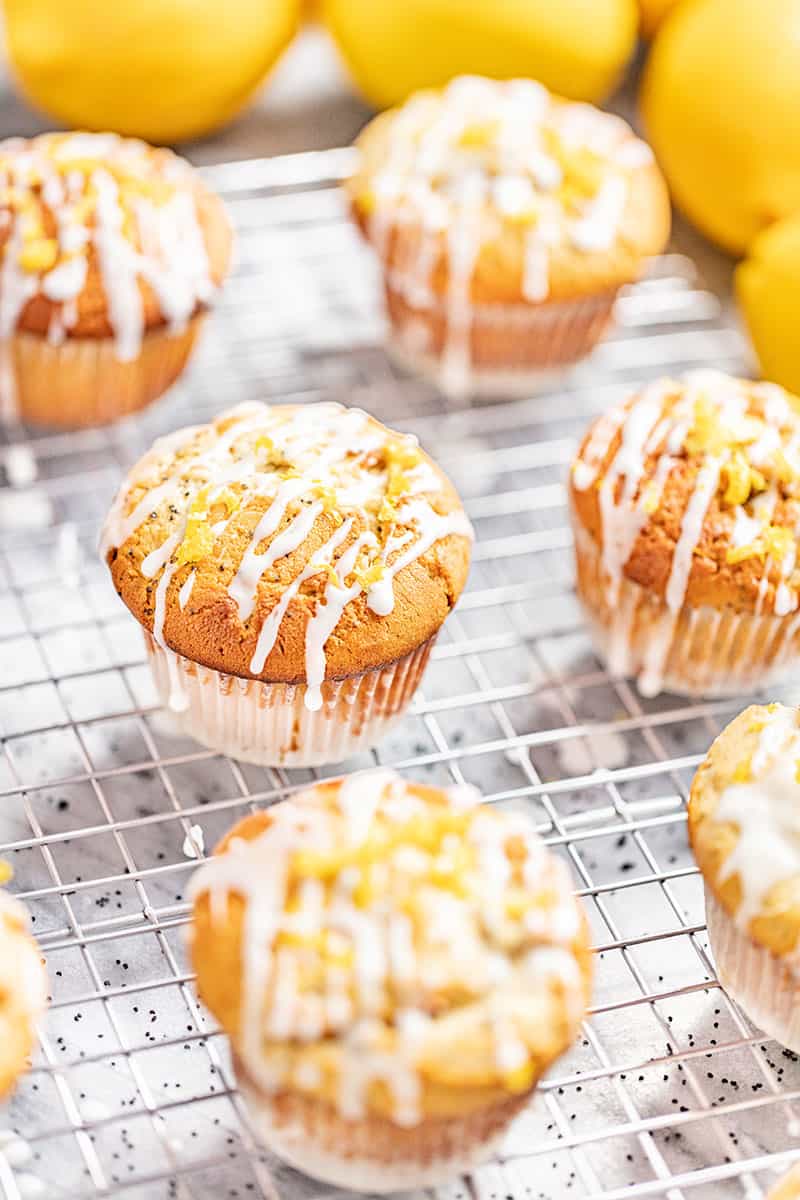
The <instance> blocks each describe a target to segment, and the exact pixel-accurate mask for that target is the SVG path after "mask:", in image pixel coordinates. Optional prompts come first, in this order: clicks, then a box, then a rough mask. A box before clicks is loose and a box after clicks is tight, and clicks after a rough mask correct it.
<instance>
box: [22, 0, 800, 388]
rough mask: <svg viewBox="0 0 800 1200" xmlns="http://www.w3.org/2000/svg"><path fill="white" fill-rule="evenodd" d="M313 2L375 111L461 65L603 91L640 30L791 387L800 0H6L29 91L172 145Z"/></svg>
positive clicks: (646, 107) (664, 156)
mask: <svg viewBox="0 0 800 1200" xmlns="http://www.w3.org/2000/svg"><path fill="white" fill-rule="evenodd" d="M309 14H312V15H313V16H315V17H318V18H319V19H321V20H322V22H323V23H324V24H325V25H326V26H327V28H328V30H329V31H330V33H331V35H332V36H333V38H334V40H335V42H336V44H337V46H338V48H339V51H340V54H341V57H342V59H343V60H344V63H345V65H346V67H347V69H348V71H349V73H350V75H351V76H352V78H353V80H354V82H355V84H356V86H357V88H358V90H359V91H360V92H361V94H362V95H363V96H364V97H365V99H366V100H367V101H369V102H370V103H371V104H372V105H374V106H376V107H381V108H382V107H385V106H387V105H392V104H396V103H399V102H401V101H402V100H404V99H405V97H406V96H408V95H409V93H410V92H412V91H414V90H415V89H417V88H419V87H424V86H436V85H437V84H443V83H445V82H446V81H447V80H448V79H450V78H452V77H453V76H454V75H457V74H461V73H463V72H465V71H468V72H471V73H475V74H485V75H491V76H496V77H499V78H503V77H512V76H518V75H522V76H528V77H533V78H536V79H540V80H541V81H542V82H543V83H545V84H546V85H547V86H548V87H549V88H551V89H552V90H553V91H555V92H558V93H560V94H562V95H564V96H568V97H570V98H572V99H577V100H587V101H592V102H595V103H597V102H600V101H602V100H604V99H605V98H606V97H607V96H608V95H609V93H610V92H611V91H612V90H613V89H614V87H615V86H616V85H617V84H618V83H619V81H620V79H621V77H622V75H623V72H624V70H625V68H626V66H627V64H628V62H629V61H630V59H631V57H632V55H633V53H634V49H635V46H636V42H637V38H638V36H639V35H640V34H641V35H642V36H644V37H645V38H646V39H649V40H650V41H651V45H650V47H649V53H648V58H647V63H646V66H645V70H644V76H643V84H642V97H641V101H642V105H641V106H642V116H643V119H644V124H645V128H646V132H647V134H648V136H649V139H650V141H651V143H652V145H653V148H654V149H655V152H656V154H657V156H658V159H659V161H660V163H661V166H662V168H663V170H664V172H665V174H666V176H667V178H668V180H669V183H670V186H671V188H672V193H673V197H674V199H675V202H676V204H677V205H678V207H679V208H680V209H681V210H682V211H683V212H684V213H685V214H686V216H688V217H689V219H690V220H692V221H693V222H694V223H695V224H696V225H697V226H698V227H699V228H700V229H701V230H702V231H703V232H704V233H705V234H707V236H708V237H710V238H711V239H712V240H713V241H715V242H717V243H718V244H719V245H721V246H722V247H724V248H725V249H726V250H728V251H730V252H732V253H734V254H737V255H742V254H744V255H746V258H745V261H744V262H743V263H742V265H741V266H740V267H739V268H738V272H737V288H738V293H739V297H740V300H741V303H742V307H743V311H744V315H745V317H746V319H747V321H748V324H749V326H750V330H751V333H752V336H753V341H754V344H755V347H756V350H757V352H758V354H759V357H760V359H761V363H762V367H763V369H764V373H765V374H767V375H768V376H769V377H771V378H774V379H776V380H778V381H779V382H781V383H783V384H784V385H786V386H787V387H789V388H792V389H794V390H800V337H797V336H796V334H795V328H794V326H795V314H796V313H798V314H800V0H638V2H637V0H559V2H558V3H557V4H555V3H552V0H502V3H498V0H116V3H114V4H111V5H109V4H108V0H71V2H70V4H68V5H66V4H64V3H63V0H4V15H5V24H6V43H7V48H8V55H9V60H10V64H11V68H12V71H13V73H14V75H15V76H16V79H17V81H18V83H19V86H20V88H21V90H22V91H23V92H24V93H25V94H26V95H27V97H28V98H29V99H30V100H31V101H32V103H33V104H35V105H36V106H37V107H38V108H40V109H41V110H43V111H44V112H46V113H48V114H49V115H51V116H52V117H55V118H56V119H57V120H59V121H60V122H62V123H64V124H65V125H72V126H79V127H82V128H90V129H91V128H95V129H96V128H111V129H115V130H117V131H119V132H120V133H124V134H130V135H138V136H141V137H144V138H146V139H147V140H149V141H153V142H170V143H174V142H179V141H184V140H186V139H188V138H193V137H198V136H201V135H203V134H205V133H208V132H209V131H210V130H212V129H214V128H216V127H218V126H220V125H223V124H224V123H225V122H227V121H229V120H230V119H231V118H232V117H233V116H235V115H236V113H237V112H239V111H240V110H241V109H242V107H243V106H244V105H245V104H246V103H247V101H248V100H249V99H250V97H251V96H252V95H253V93H254V92H255V91H256V89H257V88H258V87H259V86H260V84H261V83H262V82H263V80H264V79H265V77H266V76H267V74H268V72H269V71H270V69H271V68H272V67H273V66H274V64H275V62H276V61H277V60H278V59H279V57H280V56H281V54H282V53H283V51H284V49H285V48H286V47H287V45H288V44H289V42H290V41H291V40H292V38H293V36H294V34H295V32H296V30H297V29H298V27H299V25H300V24H301V22H302V21H303V19H304V17H305V18H307V17H308V16H309Z"/></svg>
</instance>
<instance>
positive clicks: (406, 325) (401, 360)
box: [386, 276, 616, 397]
mask: <svg viewBox="0 0 800 1200" xmlns="http://www.w3.org/2000/svg"><path fill="white" fill-rule="evenodd" d="M408 294H409V287H408V284H406V283H404V281H403V280H402V279H398V278H396V277H395V276H392V277H390V278H389V279H387V281H386V306H387V310H388V314H389V324H390V331H389V339H388V343H387V350H388V352H389V354H390V356H391V357H392V358H393V359H394V360H395V361H396V362H398V364H399V365H400V366H402V367H404V368H405V369H407V370H411V371H414V372H415V373H417V374H420V375H423V376H425V377H426V378H429V379H431V380H432V381H433V382H434V383H436V385H437V386H438V387H439V388H440V389H441V390H442V391H443V392H445V393H447V394H449V395H453V396H462V395H467V394H473V395H478V396H489V397H491V396H509V395H512V396H513V395H529V394H531V393H532V392H533V393H535V392H537V391H542V390H543V389H545V388H548V387H552V386H553V385H554V384H555V383H557V382H558V381H559V380H560V379H562V378H563V376H564V373H565V371H567V370H568V369H569V368H570V367H571V366H573V365H574V364H575V363H576V362H577V361H578V360H579V359H581V358H583V357H584V356H585V355H586V354H588V353H589V351H590V350H591V349H592V347H593V346H594V345H595V344H596V343H597V342H598V341H599V339H600V338H601V337H602V335H603V334H604V333H605V332H606V330H607V329H608V326H609V324H610V323H611V320H612V313H613V306H614V300H615V297H616V293H615V292H605V293H602V294H601V295H598V296H584V297H579V298H577V299H575V300H564V301H558V302H543V303H541V304H476V305H472V306H471V307H470V308H469V311H468V312H467V313H466V314H463V326H462V327H461V328H460V329H459V330H458V331H454V330H453V329H452V328H451V325H450V322H449V317H448V313H447V308H446V306H445V305H444V304H443V303H441V302H435V303H431V304H430V305H429V306H428V307H416V306H414V305H413V304H411V303H409V300H408Z"/></svg>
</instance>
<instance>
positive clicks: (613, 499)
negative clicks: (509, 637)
mask: <svg viewBox="0 0 800 1200" xmlns="http://www.w3.org/2000/svg"><path fill="white" fill-rule="evenodd" d="M570 501H571V508H572V524H573V530H574V534H575V552H576V563H577V589H578V595H579V597H580V599H581V601H582V603H583V607H584V610H585V612H586V615H587V617H588V620H589V623H590V626H591V629H592V632H593V635H594V640H595V644H596V646H597V648H598V651H599V653H600V654H601V655H602V657H603V658H604V659H605V660H606V661H607V663H608V665H609V668H610V669H611V671H613V672H614V673H616V674H625V675H635V676H637V677H638V683H639V689H640V691H641V692H642V693H643V694H644V695H647V696H649V695H654V694H656V693H657V692H659V691H661V690H663V689H668V690H671V691H675V692H680V693H684V694H687V695H695V694H707V695H726V694H734V695H735V694H737V693H739V692H740V691H742V690H745V689H747V688H753V687H757V686H764V685H766V684H767V683H769V682H771V681H773V680H775V679H776V678H779V677H780V676H781V675H783V674H785V673H786V672H787V671H788V670H790V669H791V668H792V667H793V666H794V665H795V664H796V663H797V662H798V657H800V612H798V598H799V597H800V571H798V569H797V568H798V563H797V537H798V531H799V530H800V410H798V408H797V401H796V400H795V398H794V397H792V396H790V395H789V394H788V393H787V392H784V391H783V390H782V389H781V388H778V387H776V386H775V385H773V384H767V383H752V382H750V381H748V380H741V379H733V378H731V377H730V376H727V375H723V374H720V373H718V372H713V371H699V372H694V373H693V374H692V375H690V376H688V377H687V378H686V380H685V381H683V382H680V381H676V380H672V379H662V380H657V381H656V382H654V383H652V384H650V385H648V386H647V387H645V388H644V389H642V391H640V392H638V393H637V394H636V395H634V396H632V397H630V398H629V399H628V400H626V401H625V402H624V403H622V404H619V405H617V406H615V407H614V408H612V409H610V410H609V411H608V412H607V413H605V414H604V415H603V416H601V417H600V418H599V419H598V420H597V421H595V422H594V424H593V425H592V427H591V429H590V430H589V432H588V434H587V436H586V438H585V439H584V441H583V444H582V446H581V448H580V450H579V453H578V456H577V458H576V460H575V462H574V464H573V467H572V472H571V477H570Z"/></svg>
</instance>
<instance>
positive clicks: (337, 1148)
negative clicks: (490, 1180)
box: [237, 1070, 527, 1193]
mask: <svg viewBox="0 0 800 1200" xmlns="http://www.w3.org/2000/svg"><path fill="white" fill-rule="evenodd" d="M237 1083H238V1085H239V1090H240V1091H241V1093H242V1096H243V1098H244V1101H245V1103H246V1105H247V1110H248V1115H249V1117H250V1120H251V1123H252V1125H253V1129H254V1131H255V1133H256V1135H257V1136H258V1138H259V1139H260V1141H261V1142H262V1143H263V1144H264V1145H265V1146H266V1147H267V1149H268V1150H271V1151H272V1152H273V1153H274V1154H276V1155H277V1156H278V1157H279V1158H281V1159H282V1160H283V1161H284V1162H286V1163H288V1164H289V1165H290V1166H292V1167H295V1168H296V1169H297V1170H298V1171H303V1172H304V1173H305V1174H306V1175H311V1176H313V1177H314V1178H315V1179H319V1180H322V1181H323V1182H325V1183H329V1184H334V1185H335V1186H336V1187H342V1188H347V1189H349V1190H350V1191H353V1192H362V1193H363V1192H379V1193H385V1192H397V1191H406V1190H410V1189H416V1188H425V1187H435V1186H436V1185H438V1184H442V1183H446V1182H447V1181H448V1180H450V1179H452V1178H453V1177H454V1176H457V1175H460V1174H463V1173H464V1172H467V1171H470V1170H472V1169H474V1168H475V1167H477V1166H479V1165H480V1164H481V1163H483V1162H486V1160H487V1159H489V1158H491V1157H492V1155H493V1154H495V1153H496V1152H497V1150H498V1147H499V1145H500V1143H501V1142H502V1140H503V1138H504V1137H505V1135H506V1132H507V1130H508V1127H509V1125H510V1123H511V1121H512V1120H513V1119H514V1117H515V1116H516V1115H517V1113H518V1112H519V1111H520V1109H521V1108H523V1107H524V1105H525V1104H526V1103H527V1098H526V1097H512V1098H510V1099H509V1100H506V1101H503V1102H500V1103H499V1104H496V1105H494V1106H493V1107H492V1108H490V1109H485V1110H480V1111H477V1112H474V1113H470V1114H468V1115H466V1116H464V1117H453V1118H449V1119H447V1120H442V1119H440V1120H436V1121H423V1122H422V1123H421V1124H420V1125H419V1126H416V1127H414V1128H411V1129H408V1128H402V1127H400V1126H393V1125H392V1124H391V1123H390V1122H389V1121H386V1120H382V1121H380V1122H376V1121H375V1120H374V1119H373V1120H364V1121H352V1122H350V1121H344V1120H343V1119H342V1118H340V1117H338V1116H337V1115H336V1114H335V1113H333V1112H331V1110H330V1109H329V1108H327V1106H326V1105H325V1104H323V1103H322V1102H320V1101H316V1100H313V1099H306V1098H304V1097H302V1096H296V1097H291V1096H290V1097H287V1096H285V1095H284V1096H282V1097H278V1098H273V1097H270V1096H267V1095H265V1094H264V1093H262V1092H260V1091H257V1090H256V1089H255V1088H254V1087H253V1086H252V1085H251V1084H250V1082H249V1080H248V1079H247V1077H246V1076H244V1075H243V1073H242V1072H241V1070H239V1071H237Z"/></svg>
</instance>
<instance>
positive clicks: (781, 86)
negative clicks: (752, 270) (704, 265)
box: [642, 0, 800, 253]
mask: <svg viewBox="0 0 800 1200" xmlns="http://www.w3.org/2000/svg"><path fill="white" fill-rule="evenodd" d="M798 30H800V0H759V3H757V4H756V3H754V0H684V2H683V3H681V4H679V5H678V7H677V8H676V9H675V11H674V12H673V13H672V14H671V15H670V18H669V20H668V21H666V22H665V23H664V25H663V26H662V28H661V29H660V30H659V32H658V33H657V34H656V39H655V41H654V43H653V47H652V49H651V51H650V58H649V61H648V64H647V67H646V70H645V75H644V81H643V87H642V111H643V115H644V120H645V125H646V127H647V131H648V134H649V136H650V141H651V144H652V146H653V149H654V150H655V152H656V154H657V156H658V159H659V162H660V163H661V166H662V168H663V170H664V172H665V174H666V176H667V179H668V181H669V184H670V187H671V188H672V193H673V196H674V198H675V201H676V203H677V204H678V206H679V207H680V208H681V209H683V211H684V212H685V213H686V215H687V216H688V217H689V219H690V220H692V221H693V222H694V223H695V224H696V225H697V226H698V227H699V228H700V229H701V230H702V231H703V232H704V233H706V234H707V235H708V236H709V237H711V238H712V239H713V240H714V241H716V242H719V244H720V245H722V246H724V247H725V248H726V249H728V250H731V251H733V252H734V253H741V252H742V251H744V250H745V248H746V247H747V246H748V244H749V243H750V242H751V241H752V239H753V237H754V236H755V235H756V234H757V233H758V232H759V230H760V229H763V228H764V226H765V225H768V224H770V222H772V221H774V220H777V219H778V218H780V217H783V216H786V215H788V214H789V213H790V212H792V211H794V210H795V209H798V208H800V90H799V85H798V80H800V38H798Z"/></svg>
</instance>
